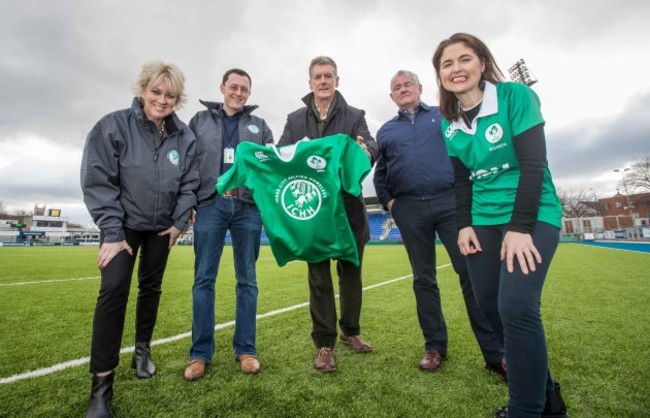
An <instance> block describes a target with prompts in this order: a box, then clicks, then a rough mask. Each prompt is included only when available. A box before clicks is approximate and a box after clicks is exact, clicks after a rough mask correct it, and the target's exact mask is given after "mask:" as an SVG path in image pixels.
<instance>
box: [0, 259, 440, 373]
mask: <svg viewBox="0 0 650 418" xmlns="http://www.w3.org/2000/svg"><path fill="white" fill-rule="evenodd" d="M450 265H451V264H443V265H442V266H438V267H436V269H441V268H445V267H449V266H450ZM412 276H413V275H412V274H408V275H406V276H401V277H397V278H395V279H390V280H387V281H385V282H381V283H377V284H373V285H370V286H368V287H364V288H363V290H364V291H366V290H369V289H374V288H377V287H381V286H386V285H388V284H391V283H395V282H398V281H401V280H404V279H408V278H409V277H412ZM338 296H339V295H336V297H338ZM306 306H309V302H304V303H299V304H297V305H293V306H288V307H286V308H281V309H276V310H274V311H269V312H266V313H263V314H260V315H257V317H256V318H257V319H262V318H268V317H271V316H275V315H279V314H283V313H286V312H291V311H295V310H297V309H301V308H304V307H306ZM234 325H235V321H229V322H224V323H222V324H217V325H216V326H215V327H214V329H215V331H218V330H221V329H224V328H228V327H231V326H234ZM191 336H192V332H191V331H190V332H184V333H182V334H177V335H173V336H171V337H167V338H161V339H159V340H155V341H152V342H151V345H152V346H153V345H160V344H167V343H171V342H174V341H178V340H182V339H184V338H190V337H191ZM134 349H135V347H125V348H122V349H121V350H120V354H130V353H133V350H134ZM89 362H90V357H83V358H80V359H76V360H71V361H66V362H63V363H59V364H55V365H54V366H50V367H44V368H42V369H36V370H32V371H29V372H24V373H19V374H15V375H13V376H9V377H3V378H0V385H6V384H9V383H15V382H18V381H20V380H25V379H32V378H35V377H41V376H47V375H49V374H53V373H56V372H60V371H63V370H65V369H70V368H72V367H77V366H83V365H84V364H88V363H89Z"/></svg>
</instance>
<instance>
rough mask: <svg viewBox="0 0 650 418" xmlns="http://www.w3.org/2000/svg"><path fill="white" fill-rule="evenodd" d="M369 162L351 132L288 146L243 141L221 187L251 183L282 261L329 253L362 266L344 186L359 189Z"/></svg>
mask: <svg viewBox="0 0 650 418" xmlns="http://www.w3.org/2000/svg"><path fill="white" fill-rule="evenodd" d="M370 168H371V165H370V161H369V159H368V156H367V155H366V153H365V152H364V151H363V149H362V148H361V147H360V146H359V144H357V143H356V141H354V140H353V139H352V138H350V137H349V136H347V135H332V136H327V137H324V138H319V139H314V140H311V141H310V140H302V141H299V142H298V143H296V144H293V145H288V146H283V147H277V146H275V145H272V146H263V145H259V144H255V143H252V142H241V143H240V144H239V145H238V146H237V149H236V151H235V163H234V164H233V166H232V167H231V168H230V169H229V170H228V171H226V172H225V173H224V174H222V175H221V176H220V177H219V179H218V180H217V191H218V192H219V193H223V192H225V191H227V190H232V189H234V188H236V187H239V186H246V187H248V188H249V189H250V191H251V193H252V194H253V199H254V200H255V203H256V204H257V206H258V207H259V209H260V213H261V215H262V223H263V224H264V230H265V231H266V235H267V236H268V237H269V242H270V244H271V249H272V251H273V255H274V257H275V260H276V261H277V263H278V265H279V266H283V265H285V264H286V263H287V262H289V261H291V260H304V261H308V262H312V263H317V262H320V261H324V260H328V259H339V260H347V261H350V262H352V263H354V264H355V265H357V266H358V265H359V253H358V249H357V243H356V240H355V238H354V234H353V233H352V229H351V228H350V223H349V221H348V217H347V215H346V212H345V207H344V204H343V194H342V192H341V190H345V191H346V192H348V193H350V194H352V195H355V196H357V195H359V194H360V193H361V191H362V185H361V183H362V181H363V179H364V178H365V177H366V176H367V175H368V173H369V172H370Z"/></svg>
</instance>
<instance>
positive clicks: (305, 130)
mask: <svg viewBox="0 0 650 418" xmlns="http://www.w3.org/2000/svg"><path fill="white" fill-rule="evenodd" d="M335 94H336V103H335V105H334V109H333V110H332V114H331V116H330V118H329V121H328V122H327V125H326V126H325V129H323V134H322V135H319V134H318V125H317V123H316V118H315V116H314V113H313V112H312V110H311V104H312V102H313V97H314V94H313V93H309V94H308V95H306V96H305V97H303V98H302V101H303V102H304V103H305V105H306V106H305V107H302V108H300V109H298V110H296V111H295V112H292V113H290V114H289V116H288V117H287V124H286V125H285V126H284V132H282V136H281V137H280V140H279V141H278V145H280V146H282V145H289V144H295V143H296V142H298V141H300V140H301V139H303V138H305V137H307V138H309V139H316V138H321V137H324V136H330V135H336V134H347V135H349V136H351V137H352V138H353V139H357V136H362V137H363V142H364V143H365V144H366V146H367V147H368V152H370V155H371V157H372V158H371V161H370V162H371V164H374V163H375V161H376V160H377V157H378V155H379V148H378V147H377V142H375V138H373V136H372V135H371V134H370V131H369V130H368V124H367V123H366V118H365V114H366V112H364V111H363V110H361V109H357V108H356V107H352V106H350V105H348V103H347V102H346V101H345V99H344V98H343V95H342V94H341V93H340V92H339V91H338V90H337V91H336V92H335ZM343 194H344V198H345V211H346V213H347V215H348V220H349V221H350V227H351V228H352V231H353V232H354V235H355V238H356V239H357V243H358V245H359V246H361V245H363V244H365V243H366V242H367V241H368V240H369V239H370V227H369V226H368V217H367V216H366V206H365V205H364V203H363V195H362V194H359V196H352V195H349V194H347V193H345V192H343Z"/></svg>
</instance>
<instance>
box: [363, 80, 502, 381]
mask: <svg viewBox="0 0 650 418" xmlns="http://www.w3.org/2000/svg"><path fill="white" fill-rule="evenodd" d="M390 88H391V93H390V97H391V99H392V100H393V102H395V104H396V105H397V106H398V107H399V111H398V113H397V116H395V117H394V118H392V119H391V120H389V121H388V122H386V123H385V124H384V125H383V126H382V127H381V128H380V129H379V131H378V132H377V143H378V145H379V158H378V160H377V166H376V168H375V177H374V183H375V190H376V192H377V197H378V198H379V201H380V202H381V204H382V205H383V207H384V209H386V210H388V211H390V213H391V214H392V216H393V219H394V220H395V223H396V224H397V227H398V228H399V230H400V233H401V235H402V239H403V241H404V246H405V247H406V251H407V253H408V256H409V260H410V263H411V269H412V270H413V290H414V292H415V300H416V304H417V313H418V321H419V323H420V328H421V329H422V333H423V335H424V340H425V354H424V357H423V358H422V361H420V364H419V367H420V369H421V370H423V371H429V372H434V371H436V370H438V369H439V368H440V366H441V365H442V362H443V361H444V360H445V359H446V358H447V341H448V339H447V326H446V324H445V318H444V316H443V313H442V307H441V304H440V290H439V288H438V282H437V280H436V233H437V234H438V236H439V238H440V240H441V241H442V243H443V244H444V246H445V248H446V249H447V252H448V253H449V257H450V259H451V262H452V265H453V267H454V270H455V271H456V273H457V274H458V276H459V278H460V285H461V289H462V291H463V297H464V299H465V306H466V308H467V314H468V316H469V320H470V324H471V326H472V331H474V335H475V336H476V339H477V341H478V343H479V346H480V348H481V351H482V353H483V357H484V358H485V362H486V366H485V367H486V368H488V369H489V370H492V371H494V372H496V373H499V374H500V375H501V376H503V378H504V379H505V378H506V366H505V361H504V351H503V347H502V346H501V344H500V343H499V340H498V339H497V338H496V336H495V335H494V333H493V331H492V328H491V327H490V324H489V323H488V322H487V320H486V319H485V317H484V316H483V313H482V312H481V310H480V308H479V306H478V304H477V303H476V299H475V297H474V292H473V290H472V284H471V282H470V279H469V274H468V272H467V266H466V264H465V259H464V257H463V256H462V255H461V253H460V251H459V249H458V245H457V243H456V241H457V238H458V231H457V229H456V202H455V196H454V174H453V168H452V166H451V161H450V160H449V157H448V155H447V150H446V148H445V143H444V141H443V138H442V132H441V131H440V120H441V118H442V116H441V115H440V111H439V109H438V108H437V107H432V106H428V105H426V104H425V103H423V102H422V101H420V96H421V94H422V85H421V84H420V82H419V79H418V77H417V75H415V74H414V73H412V72H410V71H404V70H401V71H398V72H397V73H396V74H395V75H394V76H393V78H392V79H391V83H390Z"/></svg>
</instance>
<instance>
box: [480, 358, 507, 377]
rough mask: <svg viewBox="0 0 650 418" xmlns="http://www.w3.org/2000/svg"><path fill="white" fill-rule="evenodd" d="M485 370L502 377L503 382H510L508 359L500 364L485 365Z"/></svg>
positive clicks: (502, 360)
mask: <svg viewBox="0 0 650 418" xmlns="http://www.w3.org/2000/svg"><path fill="white" fill-rule="evenodd" d="M485 368H486V369H488V370H489V371H491V372H494V373H496V374H498V375H501V377H502V378H503V380H505V381H506V382H507V381H508V368H507V366H506V359H505V358H503V359H501V361H500V362H498V363H485Z"/></svg>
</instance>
